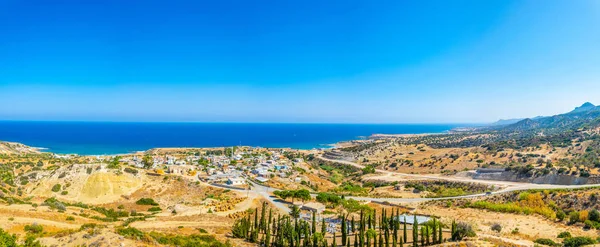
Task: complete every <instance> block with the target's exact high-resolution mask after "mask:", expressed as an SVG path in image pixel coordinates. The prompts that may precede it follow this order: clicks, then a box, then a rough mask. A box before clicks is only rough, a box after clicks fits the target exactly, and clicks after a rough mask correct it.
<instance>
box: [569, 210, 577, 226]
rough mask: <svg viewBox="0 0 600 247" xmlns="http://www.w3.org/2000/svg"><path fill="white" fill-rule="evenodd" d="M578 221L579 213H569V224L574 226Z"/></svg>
mask: <svg viewBox="0 0 600 247" xmlns="http://www.w3.org/2000/svg"><path fill="white" fill-rule="evenodd" d="M577 221H579V212H577V211H573V212H570V213H569V224H575V223H577Z"/></svg>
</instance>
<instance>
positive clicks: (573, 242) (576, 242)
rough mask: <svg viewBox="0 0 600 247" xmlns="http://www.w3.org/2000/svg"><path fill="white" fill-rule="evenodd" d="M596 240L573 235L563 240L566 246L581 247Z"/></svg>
mask: <svg viewBox="0 0 600 247" xmlns="http://www.w3.org/2000/svg"><path fill="white" fill-rule="evenodd" d="M595 243H596V241H595V240H594V239H592V238H589V237H573V238H567V239H565V240H564V241H563V246H565V247H579V246H584V245H590V244H595Z"/></svg>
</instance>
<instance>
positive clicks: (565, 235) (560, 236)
mask: <svg viewBox="0 0 600 247" xmlns="http://www.w3.org/2000/svg"><path fill="white" fill-rule="evenodd" d="M570 237H571V233H570V232H561V233H559V234H558V236H557V238H570Z"/></svg>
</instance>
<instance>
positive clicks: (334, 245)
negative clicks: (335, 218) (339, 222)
mask: <svg viewBox="0 0 600 247" xmlns="http://www.w3.org/2000/svg"><path fill="white" fill-rule="evenodd" d="M342 240H343V238H342ZM342 245H344V244H342ZM331 247H337V244H336V243H335V232H333V242H332V243H331Z"/></svg>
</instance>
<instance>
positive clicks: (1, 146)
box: [0, 141, 40, 154]
mask: <svg viewBox="0 0 600 247" xmlns="http://www.w3.org/2000/svg"><path fill="white" fill-rule="evenodd" d="M39 152H40V151H39V150H38V149H36V148H32V147H29V146H27V145H23V144H21V143H16V142H4V141H0V154H30V153H39Z"/></svg>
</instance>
